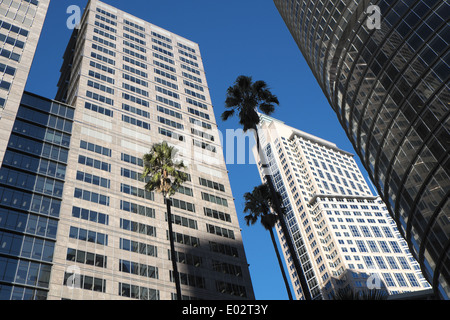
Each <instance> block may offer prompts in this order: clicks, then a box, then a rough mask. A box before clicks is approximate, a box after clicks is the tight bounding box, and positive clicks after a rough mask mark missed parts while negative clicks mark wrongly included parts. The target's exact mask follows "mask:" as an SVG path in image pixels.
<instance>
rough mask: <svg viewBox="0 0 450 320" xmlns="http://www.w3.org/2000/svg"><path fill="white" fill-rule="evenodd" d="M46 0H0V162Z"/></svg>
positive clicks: (43, 18) (35, 41) (37, 35)
mask: <svg viewBox="0 0 450 320" xmlns="http://www.w3.org/2000/svg"><path fill="white" fill-rule="evenodd" d="M49 3H50V0H3V1H0V165H1V163H2V159H3V156H4V153H5V151H6V146H7V144H8V141H9V135H10V134H11V129H12V126H13V124H14V121H15V119H16V113H17V110H18V109H19V105H20V101H21V98H22V94H23V91H24V89H25V84H26V82H27V78H28V73H29V72H30V68H31V63H32V61H33V57H34V53H35V51H36V47H37V44H38V41H39V37H40V35H41V30H42V26H43V24H44V20H45V16H46V14H47V9H48V5H49Z"/></svg>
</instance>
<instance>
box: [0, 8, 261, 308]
mask: <svg viewBox="0 0 450 320" xmlns="http://www.w3.org/2000/svg"><path fill="white" fill-rule="evenodd" d="M67 40H68V46H67V50H66V51H65V54H64V57H63V61H62V68H61V76H60V81H59V83H58V91H57V94H56V97H55V101H52V100H48V99H44V98H40V97H36V96H34V95H31V94H28V95H27V94H26V95H24V100H23V103H22V104H23V106H21V108H23V110H24V111H23V112H20V114H18V115H17V117H16V120H15V123H16V125H14V130H12V131H13V133H12V134H11V139H10V142H9V144H7V148H8V149H7V150H8V152H7V155H8V157H5V161H6V162H5V163H4V166H3V167H2V169H1V171H0V190H1V191H2V194H1V195H0V196H2V197H3V198H2V200H1V203H0V214H1V216H0V235H4V234H6V233H8V236H9V233H11V234H13V235H12V237H13V238H14V239H12V240H11V239H10V238H8V237H6V236H4V237H3V238H1V236H0V259H1V260H0V276H3V277H5V275H6V276H7V278H3V279H0V292H1V298H2V299H49V300H60V299H70V300H91V299H94V300H102V299H107V300H115V299H140V300H174V299H176V298H177V295H176V289H175V283H174V277H173V272H172V261H171V260H170V257H171V255H170V251H169V250H170V244H169V235H168V226H167V214H166V205H165V202H164V199H163V197H162V195H160V194H159V193H156V192H149V191H146V190H145V189H144V186H145V179H143V178H142V176H141V174H142V172H143V160H142V157H143V155H144V154H145V153H147V152H149V151H150V148H151V146H152V144H153V143H158V142H162V141H166V142H167V143H168V144H169V145H171V146H174V147H175V148H176V149H177V151H178V153H177V159H178V160H182V161H183V162H184V164H185V165H186V166H187V170H186V173H187V174H188V177H189V179H188V181H187V182H186V183H184V184H183V186H182V187H180V188H179V189H178V192H177V193H176V194H175V195H174V196H173V198H172V216H173V235H174V238H175V251H176V254H175V255H176V259H177V265H178V272H179V274H180V280H181V295H182V297H181V298H182V299H192V300H197V299H210V300H214V299H216V300H217V299H222V300H229V299H231V300H233V299H236V300H247V299H254V293H253V288H252V284H251V279H250V274H249V268H248V263H247V260H246V256H245V252H244V248H243V243H242V237H241V232H240V228H239V223H238V218H237V215H236V209H235V207H234V199H233V195H232V191H231V187H230V183H229V179H228V173H227V169H226V166H225V163H224V159H223V151H222V147H221V145H220V141H219V132H218V130H217V125H216V122H215V118H214V110H213V106H212V104H211V99H210V96H209V90H208V86H207V81H206V77H205V71H204V67H203V63H202V58H201V55H200V49H199V46H198V44H196V43H194V42H192V41H190V40H188V39H185V38H183V37H180V36H178V35H176V34H173V33H171V32H169V31H167V30H164V29H162V28H159V27H157V26H155V25H153V24H151V23H149V22H146V21H144V20H142V19H139V18H137V17H135V16H132V15H130V14H128V13H126V12H123V11H121V10H119V9H117V8H115V7H112V6H109V5H107V4H105V3H103V2H101V1H97V0H91V1H89V3H88V5H87V7H86V9H85V12H84V14H83V16H82V19H81V22H80V24H79V28H78V29H75V30H74V32H73V34H72V37H71V38H70V40H69V39H67ZM56 101H58V102H56ZM28 110H32V111H33V112H31V111H30V112H28ZM62 110H64V112H63V111H62ZM25 111H26V112H25ZM55 112H56V113H55ZM58 112H62V114H59V113H58ZM37 115H40V116H39V117H38V116H37ZM34 127H37V128H36V130H35V131H34V129H33V128H34ZM30 130H31V131H30ZM30 132H31V133H30ZM34 132H36V133H37V132H39V133H42V136H41V135H37V136H34V137H31V136H30V135H31V134H32V133H34ZM16 136H17V137H16ZM41 140H42V141H41ZM47 140H48V141H47ZM25 142H26V143H25ZM33 147H35V148H34V149H33ZM10 149H11V150H10ZM29 163H32V166H31V167H30V168H29V170H24V171H26V172H27V171H31V172H30V174H29V175H27V174H25V173H23V174H22V175H24V177H28V176H29V179H25V178H24V177H22V175H19V176H20V178H18V177H17V172H16V171H17V170H18V169H19V168H22V167H24V168H28V166H29V165H30V164H29ZM39 164H41V165H39ZM44 164H47V167H45V166H44ZM36 165H37V167H36ZM55 166H56V167H55ZM41 167H45V168H41ZM45 169H46V170H47V171H45ZM14 174H16V175H14ZM19 195H23V198H20V199H19ZM39 200H40V202H39ZM19 206H20V207H19ZM18 218H20V221H19V220H17V219H18ZM24 228H25V229H24ZM6 229H7V230H8V231H6ZM11 229H13V230H11ZM19 232H22V233H24V234H23V235H20V234H18V233H19ZM35 238H36V239H35ZM3 240H4V241H3ZM13 240H14V241H13ZM3 244H4V245H5V246H4V247H5V248H8V250H9V251H8V252H6V251H4V250H3V251H2V249H1V248H2V247H3ZM21 248H22V249H21ZM25 248H26V249H25ZM46 248H47V249H46ZM5 250H6V249H5ZM21 250H22V251H21ZM39 250H40V251H39ZM5 259H6V260H5ZM10 260H11V261H10ZM41 260H43V261H42V263H41ZM2 272H3V274H2ZM41 274H42V275H41ZM33 281H34V282H33ZM30 286H31V287H30ZM35 287H36V288H38V289H39V292H38V293H39V294H38V295H37V294H35V292H33V291H30V290H31V289H34V288H35ZM20 294H22V295H21V296H20Z"/></svg>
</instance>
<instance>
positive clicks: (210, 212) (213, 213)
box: [203, 207, 231, 222]
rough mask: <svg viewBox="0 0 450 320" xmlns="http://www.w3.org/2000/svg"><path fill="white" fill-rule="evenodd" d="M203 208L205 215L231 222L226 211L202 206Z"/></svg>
mask: <svg viewBox="0 0 450 320" xmlns="http://www.w3.org/2000/svg"><path fill="white" fill-rule="evenodd" d="M203 210H204V212H205V216H208V217H212V218H215V219H219V220H222V221H227V222H231V216H230V215H229V214H228V213H224V212H221V211H217V210H214V209H210V208H206V207H204V208H203Z"/></svg>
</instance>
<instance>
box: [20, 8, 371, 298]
mask: <svg viewBox="0 0 450 320" xmlns="http://www.w3.org/2000/svg"><path fill="white" fill-rule="evenodd" d="M104 2H106V3H108V4H110V5H112V6H115V7H117V8H119V9H121V10H124V11H126V12H129V13H130V14H132V15H135V16H137V17H139V18H141V19H143V20H146V21H149V22H151V23H153V24H155V25H157V26H159V27H161V28H164V29H166V30H169V31H171V32H173V33H176V34H178V35H180V36H182V37H185V38H187V39H190V40H192V41H194V42H196V43H198V44H199V46H200V51H201V55H202V59H203V63H204V67H205V71H206V78H207V82H208V86H209V89H210V94H211V99H212V103H213V106H214V112H215V116H216V119H217V124H218V126H219V130H221V131H222V132H223V133H225V130H226V129H235V128H238V127H239V126H238V122H237V119H236V118H232V119H231V120H228V121H227V122H226V123H223V122H221V120H220V114H221V113H222V112H223V110H224V100H225V94H226V90H227V88H228V87H229V86H230V85H232V84H233V82H234V81H235V79H236V77H237V76H239V75H248V76H252V77H253V79H254V80H264V81H266V82H267V83H268V85H269V87H270V88H271V90H272V92H273V93H274V94H276V95H277V96H278V98H279V100H280V107H279V108H278V109H277V110H276V112H275V113H274V114H273V117H275V118H278V119H280V120H282V121H285V122H286V124H287V125H289V126H292V127H295V128H298V129H300V130H302V131H305V132H308V133H310V134H313V135H316V136H318V137H320V138H323V139H326V140H329V141H331V142H333V143H336V144H337V146H338V147H340V148H341V149H344V150H346V151H349V152H352V153H354V150H353V147H352V145H351V144H350V142H349V141H348V139H347V137H346V135H345V133H344V130H343V129H342V127H341V126H340V124H339V121H338V120H337V117H336V114H335V113H334V111H333V110H332V109H331V107H330V106H329V104H328V102H327V100H326V98H325V96H324V95H323V93H322V91H321V89H320V87H319V85H318V84H317V82H316V80H315V78H314V77H313V75H312V73H311V71H310V69H309V67H308V65H307V64H306V62H305V60H304V58H303V56H302V55H301V53H300V50H299V49H298V47H297V45H296V44H295V42H294V40H293V39H292V37H291V35H290V33H289V31H288V29H287V27H286V25H285V24H284V21H283V20H282V19H281V16H280V15H279V13H278V11H277V9H276V8H275V5H274V4H273V1H272V0H227V1H217V0H165V1H155V0H127V1H125V0H104ZM86 4H87V0H51V3H50V9H49V12H48V15H47V19H46V22H45V25H44V29H43V33H42V36H41V39H40V42H39V46H38V49H37V53H36V56H35V59H34V63H33V67H32V69H31V74H30V78H29V81H28V83H27V87H26V90H28V91H31V92H33V93H36V94H40V95H43V96H45V97H48V98H54V96H55V94H56V84H57V82H58V78H59V69H60V67H61V63H62V56H63V53H64V50H65V48H66V45H67V42H68V40H69V37H70V34H71V30H68V29H67V27H66V20H67V18H68V17H69V15H68V14H67V13H66V9H67V7H68V6H70V5H79V6H80V7H81V8H82V9H84V7H85V5H86ZM356 160H357V162H358V165H359V167H360V169H361V170H362V172H363V175H364V176H365V177H366V179H368V176H367V173H366V172H365V171H364V169H363V167H362V165H360V162H359V159H356ZM227 168H228V170H229V177H230V183H231V188H232V191H233V195H234V197H235V198H236V200H235V205H236V210H237V214H238V217H239V221H240V225H241V228H242V237H243V241H244V247H245V250H246V255H247V260H248V263H249V264H250V273H251V277H252V283H253V288H254V291H255V295H256V299H265V300H284V299H287V294H286V289H285V287H284V283H283V279H282V277H281V273H280V270H279V267H278V263H277V260H276V257H275V253H274V249H273V246H272V242H271V240H270V236H269V234H268V232H267V231H264V230H263V228H262V227H261V226H260V225H259V224H257V225H255V226H252V227H247V226H246V225H245V222H244V220H243V216H244V214H243V213H242V210H243V207H244V201H243V194H244V193H245V192H247V191H251V190H252V189H253V187H254V186H256V185H259V184H260V183H261V180H260V178H259V174H258V171H257V168H256V166H255V165H250V164H228V165H227Z"/></svg>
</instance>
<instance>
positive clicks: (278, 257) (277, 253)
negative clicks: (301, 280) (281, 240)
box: [269, 229, 292, 300]
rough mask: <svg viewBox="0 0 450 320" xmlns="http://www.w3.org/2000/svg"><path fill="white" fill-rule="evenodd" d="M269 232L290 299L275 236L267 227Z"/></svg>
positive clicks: (290, 296)
mask: <svg viewBox="0 0 450 320" xmlns="http://www.w3.org/2000/svg"><path fill="white" fill-rule="evenodd" d="M269 232H270V238H272V243H273V247H274V248H275V253H276V255H277V259H278V264H279V265H280V270H281V274H282V275H283V280H284V285H285V286H286V291H287V293H288V296H289V300H292V293H291V287H290V286H289V282H288V279H287V277H286V272H285V271H284V266H283V262H282V261H281V256H280V252H279V250H278V246H277V243H276V241H275V236H274V235H273V230H272V229H269Z"/></svg>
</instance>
